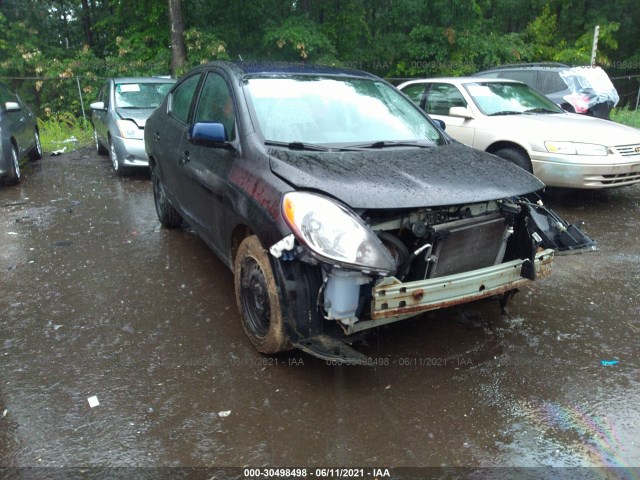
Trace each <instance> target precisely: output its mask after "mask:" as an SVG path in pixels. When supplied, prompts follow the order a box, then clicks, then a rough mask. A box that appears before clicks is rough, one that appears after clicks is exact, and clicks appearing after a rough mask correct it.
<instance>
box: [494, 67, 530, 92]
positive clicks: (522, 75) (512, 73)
mask: <svg viewBox="0 0 640 480" xmlns="http://www.w3.org/2000/svg"><path fill="white" fill-rule="evenodd" d="M536 75H537V72H535V71H533V70H508V71H506V72H500V74H499V75H498V77H499V78H510V79H511V80H519V81H520V82H522V83H526V84H527V85H529V86H530V87H533V88H537V85H536V83H537V81H536Z"/></svg>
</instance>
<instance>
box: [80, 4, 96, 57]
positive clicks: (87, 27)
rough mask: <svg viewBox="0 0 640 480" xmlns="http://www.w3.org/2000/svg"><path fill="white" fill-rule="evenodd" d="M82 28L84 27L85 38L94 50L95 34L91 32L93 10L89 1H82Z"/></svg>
mask: <svg viewBox="0 0 640 480" xmlns="http://www.w3.org/2000/svg"><path fill="white" fill-rule="evenodd" d="M82 26H83V27H84V38H85V41H86V42H87V45H89V46H90V47H91V48H93V32H92V31H91V9H90V8H89V1H88V0H82Z"/></svg>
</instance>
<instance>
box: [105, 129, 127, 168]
mask: <svg viewBox="0 0 640 480" xmlns="http://www.w3.org/2000/svg"><path fill="white" fill-rule="evenodd" d="M109 158H110V159H111V165H112V166H113V171H114V172H116V175H118V176H119V177H124V176H125V175H127V174H128V173H129V172H128V169H127V168H126V167H124V166H122V165H120V161H119V160H118V154H117V153H116V147H115V145H114V144H113V140H111V137H109Z"/></svg>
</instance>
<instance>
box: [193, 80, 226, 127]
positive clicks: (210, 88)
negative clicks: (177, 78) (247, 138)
mask: <svg viewBox="0 0 640 480" xmlns="http://www.w3.org/2000/svg"><path fill="white" fill-rule="evenodd" d="M195 121H196V122H216V123H222V124H223V125H224V127H225V129H226V131H227V136H228V138H229V139H233V138H234V137H235V128H234V126H235V121H236V119H235V109H234V106H233V99H232V97H231V94H230V93H229V87H228V86H227V83H226V82H225V80H224V78H222V77H221V76H220V75H218V74H216V73H209V75H207V78H206V80H205V82H204V85H203V87H202V93H201V94H200V100H199V101H198V107H197V108H196V115H195Z"/></svg>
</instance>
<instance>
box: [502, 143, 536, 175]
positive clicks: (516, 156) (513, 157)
mask: <svg viewBox="0 0 640 480" xmlns="http://www.w3.org/2000/svg"><path fill="white" fill-rule="evenodd" d="M493 154H494V155H497V156H498V157H500V158H504V159H505V160H509V161H510V162H511V163H513V164H515V165H517V166H519V167H520V168H522V169H524V170H526V171H527V172H529V173H533V168H532V167H531V160H529V157H528V156H527V154H526V153H524V152H521V151H520V150H516V149H515V148H502V149H500V150H497V151H495V152H493Z"/></svg>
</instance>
